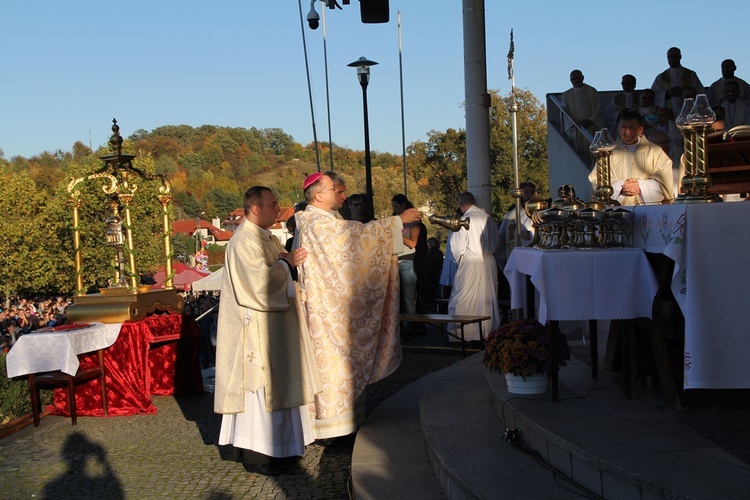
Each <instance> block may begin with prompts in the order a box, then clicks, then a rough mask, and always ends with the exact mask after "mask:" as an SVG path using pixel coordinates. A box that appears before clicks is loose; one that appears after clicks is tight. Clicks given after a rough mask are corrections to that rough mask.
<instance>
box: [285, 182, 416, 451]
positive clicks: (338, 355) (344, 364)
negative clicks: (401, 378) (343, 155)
mask: <svg viewBox="0 0 750 500" xmlns="http://www.w3.org/2000/svg"><path fill="white" fill-rule="evenodd" d="M303 190H304V192H305V198H306V200H307V208H305V210H304V212H298V213H297V214H296V218H297V236H296V237H295V238H296V240H295V247H296V246H301V247H304V248H306V249H307V250H308V252H309V256H308V258H307V260H305V262H304V263H303V264H302V266H301V267H300V268H299V280H300V282H301V284H302V286H303V288H304V290H305V293H306V301H305V311H306V317H307V327H308V329H309V332H310V337H311V339H312V343H313V345H314V347H315V359H316V361H317V366H318V370H319V374H320V378H321V382H322V384H323V390H322V392H321V393H320V394H318V395H316V397H315V415H316V420H315V437H316V439H327V438H333V437H337V436H345V435H347V434H351V433H352V432H354V431H356V430H357V426H358V425H359V424H360V423H361V422H362V420H363V419H364V405H363V404H362V402H363V401H362V398H360V396H361V395H362V394H363V391H364V389H365V386H366V385H367V384H370V383H373V382H376V381H378V380H380V379H382V378H385V377H387V376H388V375H390V374H391V373H392V372H393V371H394V370H395V369H396V368H398V365H399V363H400V362H401V357H402V351H401V342H400V340H401V339H400V332H399V318H398V314H399V288H398V287H399V273H398V261H397V258H396V255H397V254H399V253H401V252H402V251H403V238H402V237H401V231H402V229H403V224H408V223H411V222H415V221H417V220H419V219H420V218H421V214H420V213H419V211H418V210H416V209H414V208H411V209H407V210H405V211H404V212H403V213H402V214H401V215H399V216H394V217H388V218H385V219H380V220H374V221H371V222H368V223H365V224H363V223H361V222H357V221H347V220H343V219H341V217H340V216H339V215H338V212H336V211H337V210H338V209H339V208H341V206H342V205H343V203H344V201H345V200H346V194H345V193H346V185H345V184H344V181H343V179H342V178H341V177H340V176H338V175H337V174H335V173H334V172H326V173H324V174H321V173H319V172H317V173H314V174H312V175H310V176H308V177H307V179H306V180H305V182H304V184H303ZM358 398H360V399H359V404H355V402H357V400H358Z"/></svg>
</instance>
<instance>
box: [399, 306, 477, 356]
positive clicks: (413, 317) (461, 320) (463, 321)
mask: <svg viewBox="0 0 750 500" xmlns="http://www.w3.org/2000/svg"><path fill="white" fill-rule="evenodd" d="M399 319H400V320H401V321H402V322H412V323H457V324H458V325H460V326H461V336H460V337H459V336H458V335H456V334H454V333H451V332H449V331H447V330H443V331H445V333H447V334H448V335H450V336H451V337H453V338H454V339H458V340H460V341H461V353H462V354H463V356H464V357H466V339H465V338H464V326H466V325H470V324H472V323H478V324H479V340H480V341H482V342H484V332H483V331H482V321H485V320H488V319H491V317H490V316H463V315H454V314H399Z"/></svg>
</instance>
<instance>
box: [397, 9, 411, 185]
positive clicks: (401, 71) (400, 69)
mask: <svg viewBox="0 0 750 500" xmlns="http://www.w3.org/2000/svg"><path fill="white" fill-rule="evenodd" d="M401 54H402V50H401V11H398V75H399V83H400V85H401V159H402V161H403V164H404V196H406V197H408V196H409V195H408V193H407V191H406V128H405V126H404V64H403V60H402V57H401Z"/></svg>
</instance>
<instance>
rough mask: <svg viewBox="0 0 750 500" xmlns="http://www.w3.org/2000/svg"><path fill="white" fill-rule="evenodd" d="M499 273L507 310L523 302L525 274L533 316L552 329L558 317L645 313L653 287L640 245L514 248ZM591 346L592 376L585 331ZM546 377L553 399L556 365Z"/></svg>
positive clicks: (617, 316)
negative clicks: (534, 302) (507, 292)
mask: <svg viewBox="0 0 750 500" xmlns="http://www.w3.org/2000/svg"><path fill="white" fill-rule="evenodd" d="M503 273H504V274H505V276H506V278H507V279H508V282H509V283H510V288H511V308H512V309H520V308H523V307H524V305H525V304H524V302H525V297H526V276H529V277H530V280H531V283H532V284H533V285H534V287H535V288H536V289H537V290H538V291H539V314H538V319H539V321H540V322H541V323H546V322H550V324H551V326H552V328H553V330H557V322H558V321H580V320H589V321H594V320H606V319H608V320H618V319H632V318H640V317H647V318H648V317H651V305H652V302H653V299H654V296H655V295H656V291H657V289H658V284H657V281H656V277H655V276H654V272H653V270H652V269H651V266H650V265H649V262H648V259H647V258H646V255H645V254H644V253H643V251H642V250H641V249H640V248H609V249H561V250H540V249H535V248H516V249H514V250H513V252H511V254H510V258H509V259H508V263H507V264H506V265H505V269H504V270H503ZM595 331H596V329H595V328H594V332H595ZM553 338H554V336H553ZM591 349H592V375H593V376H596V364H595V363H596V360H597V358H596V356H597V355H598V353H597V351H596V349H597V347H596V339H595V334H592V336H591ZM553 355H554V354H553ZM550 380H551V381H552V399H553V400H556V399H557V370H552V371H551V373H550Z"/></svg>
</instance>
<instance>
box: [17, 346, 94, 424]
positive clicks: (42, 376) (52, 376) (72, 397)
mask: <svg viewBox="0 0 750 500" xmlns="http://www.w3.org/2000/svg"><path fill="white" fill-rule="evenodd" d="M97 358H98V360H99V366H98V367H95V368H86V369H80V368H79V369H78V371H77V372H76V374H75V375H68V374H67V373H63V372H62V371H60V370H56V371H53V372H44V373H39V374H33V373H30V374H29V389H30V391H31V412H32V416H33V418H34V427H39V420H40V413H41V408H40V406H41V403H40V400H39V386H64V387H65V388H66V389H67V390H66V391H65V392H66V395H67V399H68V411H69V412H70V418H71V420H72V421H73V425H76V386H78V385H80V384H83V383H85V382H88V381H90V380H93V379H95V378H98V379H99V380H100V382H101V386H102V407H103V409H104V414H105V415H107V414H108V410H107V384H106V381H105V371H104V351H103V350H102V349H99V350H98V351H97Z"/></svg>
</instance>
